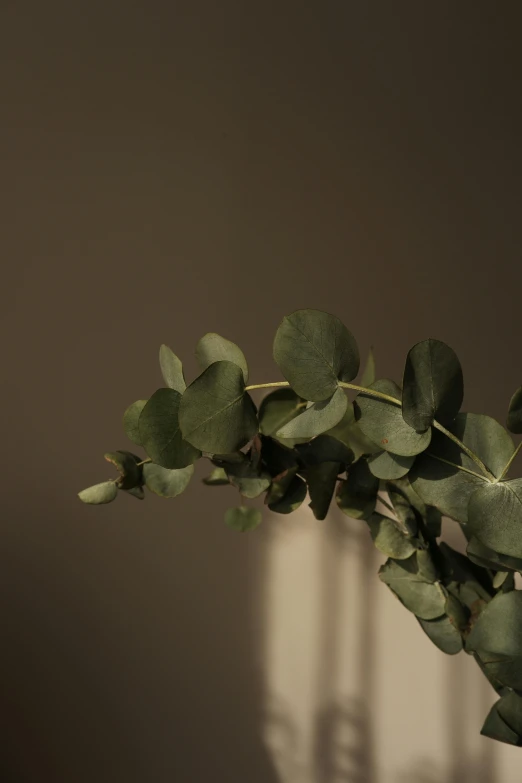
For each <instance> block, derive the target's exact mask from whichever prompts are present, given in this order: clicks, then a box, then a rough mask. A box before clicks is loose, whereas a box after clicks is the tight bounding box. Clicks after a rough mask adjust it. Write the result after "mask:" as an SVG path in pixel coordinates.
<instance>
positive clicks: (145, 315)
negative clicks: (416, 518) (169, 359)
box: [0, 0, 522, 783]
mask: <svg viewBox="0 0 522 783" xmlns="http://www.w3.org/2000/svg"><path fill="white" fill-rule="evenodd" d="M518 8H519V4H518V3H497V4H495V3H486V2H484V3H480V2H479V3H471V2H461V3H454V2H447V3H446V2H437V3H419V2H398V3H391V2H374V3H365V2H362V3H361V2H358V3H356V2H351V1H349V0H344V1H343V2H334V1H333V0H330V1H329V2H322V3H319V2H317V3H312V2H308V3H307V2H284V0H283V2H263V3H249V2H231V1H230V0H228V1H226V2H210V0H208V1H207V2H203V1H197V0H196V1H195V0H192V2H184V3H179V2H170V3H167V2H149V3H145V2H132V0H130V1H129V2H123V1H122V0H119V1H118V2H114V1H113V2H104V3H102V2H100V0H89V2H59V1H57V0H49V2H46V3H42V2H36V1H33V2H31V1H29V2H25V3H24V2H9V1H8V0H4V2H3V3H2V5H1V10H0V43H1V46H0V106H1V109H0V111H1V127H0V157H1V169H0V170H1V180H0V182H1V194H2V196H1V198H2V203H3V206H2V210H1V216H2V230H1V235H0V252H1V255H0V258H1V259H2V265H3V272H2V278H1V280H2V285H1V297H2V307H1V313H0V317H1V319H2V366H3V371H2V401H3V406H2V407H3V416H2V421H3V427H2V430H3V433H2V434H3V442H2V454H3V471H2V474H3V479H4V481H3V497H2V523H1V525H2V564H1V569H0V574H1V576H0V580H1V584H0V601H1V621H2V622H1V627H2V642H1V644H0V663H1V668H0V672H1V675H0V722H1V727H2V749H1V770H2V777H1V780H2V781H6V783H11V781H12V782H13V783H26V782H27V783H33V782H34V783H44V781H45V782H46V783H47V781H49V782H51V781H53V782H54V781H56V782H57V783H72V782H73V781H74V783H94V781H96V782H97V783H98V782H99V783H109V782H110V783H113V781H119V780H122V781H123V780H125V781H126V782H127V783H134V782H135V783H138V782H140V783H141V782H142V781H154V783H166V782H167V781H168V782H169V783H172V782H173V781H183V782H184V781H198V782H199V781H207V780H208V781H216V782H217V781H226V782H227V783H240V782H241V783H243V782H244V781H249V783H276V775H275V772H274V770H273V768H272V767H271V764H270V761H269V758H268V755H267V754H266V752H265V751H264V749H263V746H262V743H261V740H260V736H259V732H260V725H261V721H262V714H261V705H262V698H261V696H262V677H261V669H262V663H263V662H262V660H261V644H260V640H261V638H262V631H263V629H262V623H261V618H260V617H258V616H256V612H255V606H256V595H257V592H258V591H259V590H260V589H261V588H260V584H259V582H260V578H261V575H262V570H263V557H264V551H265V538H264V537H263V535H259V536H256V535H253V536H238V535H234V534H232V533H231V531H229V530H227V529H226V528H225V527H224V525H223V523H222V512H223V509H224V508H226V507H227V505H228V504H229V501H230V500H231V497H230V494H229V493H228V491H225V492H223V493H219V492H216V494H214V492H212V491H211V490H208V489H206V488H199V487H198V485H197V482H194V484H193V485H192V486H191V488H190V489H189V491H188V492H187V493H186V494H185V495H184V496H183V497H181V498H178V499H176V500H173V501H170V502H167V501H162V500H160V499H159V498H155V497H153V498H149V499H148V500H147V501H146V504H145V503H144V504H139V503H138V502H136V501H134V500H133V499H132V498H127V497H122V498H119V499H118V503H117V504H114V505H111V506H107V507H103V508H99V509H93V508H91V507H84V506H82V505H80V503H79V502H78V500H77V498H76V492H77V491H78V490H79V489H81V488H83V487H84V486H87V485H89V484H92V483H95V482H96V481H99V480H102V479H103V478H104V477H106V476H107V475H111V473H110V470H109V471H108V466H107V465H106V463H104V461H103V459H102V455H103V452H104V451H106V450H109V449H114V448H125V447H126V445H127V441H126V440H125V437H124V435H123V432H122V428H121V414H122V412H123V410H124V408H125V407H126V406H127V405H128V404H129V403H130V402H132V401H133V400H135V399H137V398H139V397H146V396H148V395H149V394H150V393H151V392H152V391H154V389H155V388H156V387H157V386H159V385H161V378H160V375H159V369H158V365H157V351H158V347H159V345H160V344H161V343H162V342H167V343H168V344H169V345H171V347H172V348H173V349H174V350H175V351H176V352H177V353H178V354H180V355H181V356H182V357H183V358H184V360H185V363H186V365H187V371H188V374H189V376H191V375H192V374H193V372H194V371H195V362H194V359H193V348H194V346H195V343H196V341H197V340H198V339H199V337H200V336H201V335H202V334H204V333H205V332H206V331H217V332H220V333H222V334H224V335H225V336H227V337H229V338H231V339H233V340H235V341H237V342H238V343H240V344H241V346H242V347H243V349H244V351H245V353H246V355H247V357H248V358H249V361H250V365H251V377H252V382H256V381H257V382H262V381H269V380H278V379H279V378H280V375H279V373H278V371H277V368H275V366H274V364H273V360H272V358H271V341H272V337H273V334H274V332H275V329H276V328H277V325H278V323H279V321H280V319H281V318H282V316H283V315H285V314H286V313H289V312H291V311H292V310H294V309H297V308H301V307H313V308H318V309H324V310H327V311H330V312H333V313H335V314H336V315H338V316H339V317H341V319H342V320H343V321H344V322H345V323H346V324H347V326H348V327H349V328H350V329H351V330H352V331H353V332H354V333H355V335H356V337H357V338H358V340H359V343H360V345H361V349H362V351H363V352H365V351H366V350H367V349H368V347H369V345H370V344H374V345H375V346H376V350H377V356H378V363H379V373H380V374H382V375H392V376H393V377H396V378H399V379H400V376H401V373H402V366H403V361H404V356H405V354H406V352H407V350H408V349H409V347H411V345H412V344H413V343H415V342H417V341H418V340H420V339H424V338H426V337H429V336H433V337H437V338H439V339H442V340H446V341H447V342H449V343H450V344H451V345H452V346H453V347H454V348H455V350H456V351H457V353H458V354H459V355H460V357H461V360H462V363H463V367H464V372H465V377H466V379H467V392H466V408H467V409H468V410H473V411H479V412H488V413H490V414H491V415H494V416H496V417H498V418H500V419H502V420H503V418H504V415H505V410H506V405H507V401H508V399H509V397H510V395H511V394H512V393H513V391H514V389H515V388H516V387H517V386H518V385H520V383H521V361H522V360H521V354H520V351H521V348H520V346H521V341H520V288H521V283H522V267H521V263H520V246H521V234H522V229H521V225H522V224H521V220H520V208H521V193H520V191H521V184H520V183H521V174H522V165H521V164H522V155H521V138H522V134H521V131H522V116H521V109H520V75H521V67H520V66H521V57H520V25H519V21H520V20H519V19H518V18H517V16H518V15H517V10H518ZM210 493H211V494H212V498H210ZM428 707H429V705H425V708H426V709H428Z"/></svg>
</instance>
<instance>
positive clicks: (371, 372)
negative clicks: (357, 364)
mask: <svg viewBox="0 0 522 783" xmlns="http://www.w3.org/2000/svg"><path fill="white" fill-rule="evenodd" d="M375 380H376V378H375V355H374V353H373V347H372V348H370V351H369V353H368V358H367V359H366V364H365V365H364V370H363V371H362V374H361V380H360V382H359V383H360V385H361V386H364V387H365V388H366V389H367V388H368V386H371V385H372V383H375Z"/></svg>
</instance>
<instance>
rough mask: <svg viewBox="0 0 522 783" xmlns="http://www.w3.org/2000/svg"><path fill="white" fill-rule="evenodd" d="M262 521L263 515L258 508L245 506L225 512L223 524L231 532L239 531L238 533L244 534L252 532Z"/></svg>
mask: <svg viewBox="0 0 522 783" xmlns="http://www.w3.org/2000/svg"><path fill="white" fill-rule="evenodd" d="M262 520H263V515H262V514H261V511H260V510H259V509H258V508H250V507H247V506H237V507H236V508H229V509H228V510H227V511H226V512H225V524H226V525H228V526H229V527H231V528H232V529H233V530H239V532H240V533H246V532H248V531H249V530H254V528H256V527H257V526H258V525H259V524H261V522H262Z"/></svg>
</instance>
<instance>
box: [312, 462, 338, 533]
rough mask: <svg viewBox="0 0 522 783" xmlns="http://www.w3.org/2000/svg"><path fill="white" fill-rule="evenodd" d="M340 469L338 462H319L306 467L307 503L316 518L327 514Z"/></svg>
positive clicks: (322, 517) (323, 517) (321, 517)
mask: <svg viewBox="0 0 522 783" xmlns="http://www.w3.org/2000/svg"><path fill="white" fill-rule="evenodd" d="M340 469H341V465H340V463H339V462H321V463H320V464H319V465H312V466H311V467H309V468H307V469H306V483H307V485H308V492H309V494H310V504H309V505H310V508H311V509H312V511H313V514H314V517H315V518H316V519H325V518H326V515H327V514H328V509H329V508H330V503H331V500H332V497H333V494H334V491H335V485H336V483H337V476H338V474H339V471H340Z"/></svg>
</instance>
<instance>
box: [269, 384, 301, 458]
mask: <svg viewBox="0 0 522 783" xmlns="http://www.w3.org/2000/svg"><path fill="white" fill-rule="evenodd" d="M305 408H306V400H303V398H302V397H299V396H298V395H297V394H296V393H295V392H294V391H293V389H277V390H276V391H274V392H271V393H270V394H267V396H266V397H264V398H263V400H262V402H261V405H260V407H259V431H260V432H261V433H262V434H263V435H271V436H273V437H274V436H275V433H276V432H277V431H278V430H280V429H281V428H282V427H284V426H285V424H288V422H290V421H292V419H295V417H296V416H299V414H300V413H301V412H302V411H303V410H304V409H305ZM294 442H295V441H291V442H289V443H288V445H289V446H291V445H293V444H294Z"/></svg>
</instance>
